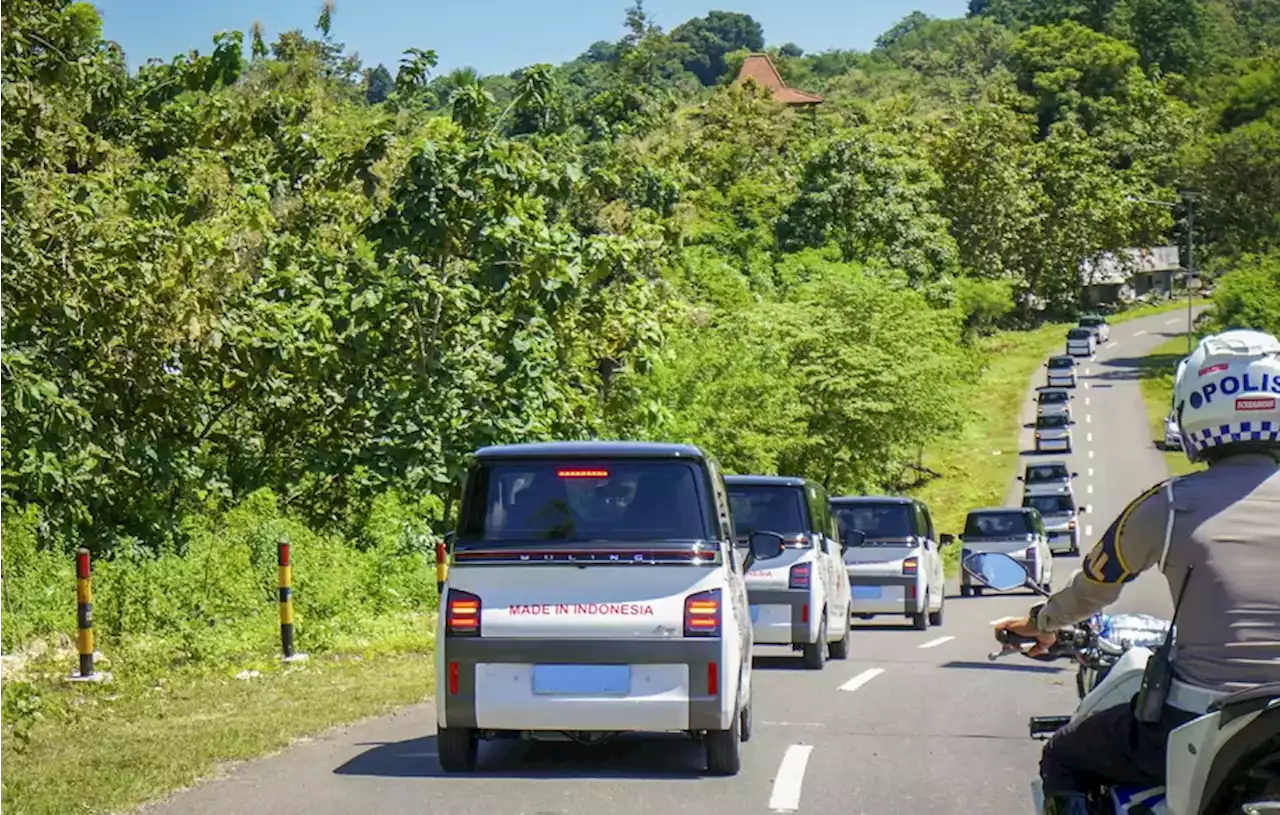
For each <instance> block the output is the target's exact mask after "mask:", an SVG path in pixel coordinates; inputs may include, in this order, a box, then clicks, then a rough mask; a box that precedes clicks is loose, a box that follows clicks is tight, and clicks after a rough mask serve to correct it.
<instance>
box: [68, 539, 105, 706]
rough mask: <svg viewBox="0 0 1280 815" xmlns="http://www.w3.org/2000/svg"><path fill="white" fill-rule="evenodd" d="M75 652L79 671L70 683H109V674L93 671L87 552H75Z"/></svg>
mask: <svg viewBox="0 0 1280 815" xmlns="http://www.w3.org/2000/svg"><path fill="white" fill-rule="evenodd" d="M76 651H77V652H78V654H79V657H80V665H79V670H78V671H77V672H76V673H73V674H72V675H71V676H70V677H68V678H69V679H70V680H71V681H72V682H110V681H111V674H109V673H103V672H101V671H97V672H95V671H94V669H93V585H92V583H91V582H90V578H89V550H88V549H79V550H77V551H76Z"/></svg>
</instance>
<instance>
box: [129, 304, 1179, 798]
mask: <svg viewBox="0 0 1280 815" xmlns="http://www.w3.org/2000/svg"><path fill="white" fill-rule="evenodd" d="M1185 324H1186V317H1185V315H1182V314H1178V313H1170V314H1162V315H1156V316H1153V317H1148V318H1144V319H1140V320H1135V321H1132V322H1129V323H1124V324H1121V325H1118V326H1114V327H1113V328H1112V333H1111V338H1110V342H1108V343H1106V344H1104V345H1103V346H1102V347H1101V348H1099V350H1098V353H1097V355H1096V357H1095V359H1093V360H1091V361H1088V362H1086V363H1084V365H1083V367H1082V373H1083V376H1082V377H1081V380H1080V385H1079V387H1078V388H1077V393H1076V400H1075V403H1074V405H1073V410H1074V413H1075V419H1076V421H1077V424H1076V426H1075V428H1074V432H1075V441H1074V451H1073V452H1072V453H1071V454H1069V455H1067V456H1066V458H1067V459H1068V460H1069V461H1070V463H1071V465H1072V468H1073V469H1074V470H1075V471H1077V472H1078V473H1079V474H1080V475H1079V477H1078V478H1077V479H1076V483H1075V490H1076V494H1077V500H1078V501H1079V502H1081V503H1085V504H1088V505H1089V508H1090V512H1089V513H1088V514H1086V515H1085V516H1083V518H1082V526H1083V528H1084V535H1083V537H1082V541H1081V544H1082V548H1083V549H1084V551H1086V552H1087V551H1088V549H1089V548H1090V547H1091V546H1092V545H1093V543H1094V542H1095V541H1096V539H1097V537H1098V536H1099V535H1100V534H1101V533H1102V531H1103V530H1104V529H1105V528H1106V527H1107V525H1108V524H1109V523H1110V522H1111V520H1112V519H1113V518H1114V517H1115V516H1116V515H1117V514H1118V513H1119V512H1120V510H1121V509H1123V507H1124V506H1125V504H1126V503H1128V501H1129V500H1130V499H1131V498H1132V497H1134V496H1136V495H1137V494H1138V493H1139V492H1140V491H1141V490H1143V489H1145V488H1146V487H1148V486H1150V485H1151V484H1154V483H1156V482H1158V481H1160V480H1162V479H1163V478H1165V476H1166V472H1165V466H1164V461H1163V459H1162V458H1161V455H1160V453H1159V452H1158V451H1157V450H1156V449H1155V447H1154V446H1153V444H1152V440H1151V437H1150V431H1149V429H1148V426H1147V422H1146V413H1145V410H1144V409H1143V405H1142V399H1141V395H1140V393H1139V390H1138V383H1137V375H1138V366H1139V365H1140V363H1141V360H1142V357H1143V356H1144V355H1145V354H1147V353H1149V352H1150V351H1151V350H1152V349H1153V348H1155V347H1156V346H1157V345H1159V344H1160V343H1161V342H1163V341H1164V340H1165V339H1167V338H1168V337H1169V336H1172V335H1174V334H1177V333H1180V331H1181V330H1182V329H1184V328H1185ZM1042 382H1043V372H1042V371H1041V372H1037V374H1036V375H1035V377H1034V379H1033V381H1032V382H1031V383H1029V385H1028V391H1027V402H1026V405H1027V413H1026V417H1025V419H1024V421H1027V422H1029V421H1031V420H1032V419H1033V418H1034V411H1035V408H1034V405H1033V404H1032V401H1031V400H1032V394H1033V392H1034V388H1035V387H1036V386H1039V385H1040V384H1042ZM1031 433H1032V431H1031V430H1029V429H1027V430H1024V431H1023V433H1022V439H1021V442H1020V450H1017V451H1012V450H1009V451H1002V454H1003V455H1017V456H1018V457H1019V459H1020V460H1019V469H1021V465H1022V463H1024V462H1025V461H1028V460H1031V459H1032V458H1034V456H1035V454H1034V453H1032V452H1031V450H1032V446H1033V445H1032V436H1031ZM1044 457H1045V458H1061V457H1063V456H1062V455H1061V454H1048V455H1046V456H1044ZM1020 486H1021V485H1020V484H1018V483H1017V482H1013V483H1012V484H1011V486H1010V491H1009V496H1008V500H1009V502H1010V503H1015V504H1016V503H1019V502H1020V501H1019V498H1020ZM940 531H954V532H958V531H959V530H940ZM1078 567H1079V560H1078V558H1072V557H1059V558H1057V559H1056V560H1055V562H1054V575H1053V583H1054V586H1055V587H1057V586H1061V585H1064V584H1065V583H1066V582H1067V581H1068V580H1069V579H1070V577H1071V574H1072V573H1073V572H1074V571H1075V569H1077V568H1078ZM1035 600H1036V598H1035V596H1033V595H1032V594H1030V593H1029V592H1022V593H1016V594H1007V595H998V596H991V595H990V594H987V595H986V596H984V597H981V598H966V599H961V598H960V597H959V596H958V594H957V593H956V592H955V587H954V586H953V587H952V592H951V593H950V596H949V597H948V600H947V605H946V612H945V622H944V625H943V626H941V627H940V628H933V629H930V630H929V631H927V632H916V631H912V630H910V629H908V628H907V627H906V621H905V620H903V621H902V623H901V624H899V623H898V622H897V621H893V620H887V619H886V620H884V621H883V622H882V621H881V620H880V619H877V620H875V621H873V622H871V623H860V624H858V626H857V629H856V632H855V634H854V638H853V648H852V654H853V656H852V658H850V659H849V660H847V661H844V662H830V663H828V665H827V667H826V669H825V670H823V671H806V670H802V669H801V668H800V666H799V660H798V659H797V658H795V657H793V656H791V654H790V652H789V650H786V649H781V648H774V647H772V646H758V647H757V659H756V665H755V675H754V683H755V711H754V712H755V734H754V738H753V739H752V741H751V742H750V743H748V744H746V745H744V746H743V768H742V772H741V774H740V775H739V776H737V777H735V778H706V777H701V775H700V771H701V767H702V755H703V754H702V752H701V750H700V748H699V747H697V746H695V745H692V744H689V743H686V742H682V741H679V740H667V741H656V742H655V741H650V742H621V743H617V744H613V745H607V746H605V747H592V748H586V747H579V746H576V745H574V746H564V745H534V746H520V745H514V744H498V745H485V746H484V747H482V752H481V767H480V769H479V771H478V772H477V773H476V774H475V775H474V776H469V777H457V776H454V777H446V776H443V775H442V774H441V773H440V771H439V769H438V766H437V764H436V755H435V741H434V737H433V735H432V734H433V732H434V726H435V715H434V711H433V710H432V709H431V707H430V706H429V705H427V704H423V705H419V706H416V707H412V708H408V709H406V710H403V711H401V712H400V713H398V714H396V715H394V716H390V717H387V718H382V719H377V720H372V721H369V722H365V723H363V724H359V725H356V726H353V727H350V728H347V729H342V730H338V731H333V732H331V733H329V734H326V735H324V736H322V737H319V738H317V739H315V740H313V741H309V742H306V743H303V744H300V745H298V746H296V747H294V748H293V749H291V750H289V751H287V752H285V753H283V754H281V755H278V756H275V757H271V758H267V759H263V760H261V761H257V762H252V763H249V764H245V765H242V766H241V767H239V768H237V769H235V770H234V771H232V772H231V773H229V774H228V775H227V776H226V777H224V778H222V779H220V780H217V781H214V782H211V783H209V784H206V785H204V786H202V787H199V788H196V789H194V790H190V791H187V792H184V793H181V794H179V795H178V796H176V797H174V798H173V799H171V800H169V801H168V802H165V803H162V804H159V805H153V806H152V807H148V808H147V810H148V811H153V812H159V813H174V815H177V813H182V814H183V815H202V814H203V813H209V815H212V814H213V813H218V815H235V814H236V813H263V815H266V814H268V813H299V814H301V813H306V814H307V815H337V814H338V813H352V812H369V813H373V812H377V813H415V815H418V814H420V813H447V814H448V815H472V814H474V815H508V814H510V815H551V814H552V813H555V814H556V815H561V813H564V814H565V815H569V814H570V813H573V814H574V815H576V814H577V813H590V814H591V815H599V814H600V813H607V814H609V815H612V814H613V813H617V814H618V815H627V813H637V815H638V814H639V813H646V814H647V815H652V814H653V813H663V815H674V813H686V812H687V813H697V815H707V813H710V812H737V813H751V812H760V813H765V812H770V811H775V812H802V813H804V812H808V813H828V812H831V813H835V812H838V813H841V815H890V813H900V812H911V813H913V814H914V815H933V814H934V813H936V815H952V814H953V813H958V812H984V813H1027V812H1031V811H1032V809H1031V795H1030V786H1029V785H1030V781H1031V779H1032V778H1033V777H1034V775H1035V772H1036V764H1037V760H1038V757H1039V743H1038V742H1033V741H1031V740H1029V739H1028V738H1027V725H1026V723H1027V718H1028V717H1029V716H1032V715H1053V714H1066V713H1070V712H1071V711H1072V709H1073V708H1074V706H1075V686H1074V674H1073V673H1072V671H1071V670H1070V668H1069V667H1067V666H1063V667H1057V666H1055V665H1046V664H1042V663H1035V662H1031V661H1030V660H1020V659H1018V658H1009V659H1004V660H1001V661H999V662H995V663H991V662H988V661H987V658H986V655H987V653H988V651H990V650H992V648H993V647H994V643H993V641H992V639H991V629H990V622H991V621H993V620H995V619H998V618H1000V617H1005V616H1011V615H1015V614H1022V613H1025V611H1026V610H1027V608H1029V607H1030V606H1031V604H1032V603H1033V602H1035ZM1171 605H1172V604H1171V603H1170V601H1169V597H1168V592H1167V589H1166V588H1165V586H1164V582H1163V579H1162V578H1160V577H1159V576H1156V575H1144V576H1143V577H1141V578H1139V579H1138V580H1137V581H1135V582H1134V583H1133V584H1131V585H1130V586H1129V587H1128V588H1127V589H1126V592H1125V594H1124V596H1123V597H1122V598H1121V601H1120V602H1119V603H1118V604H1117V606H1116V608H1117V609H1123V610H1132V611H1146V612H1149V613H1154V614H1163V615H1166V616H1167V615H1168V614H1169V613H1170V611H1171Z"/></svg>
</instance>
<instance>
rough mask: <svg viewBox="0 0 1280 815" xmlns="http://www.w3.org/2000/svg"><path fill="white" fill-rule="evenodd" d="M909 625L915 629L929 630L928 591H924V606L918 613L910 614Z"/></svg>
mask: <svg viewBox="0 0 1280 815" xmlns="http://www.w3.org/2000/svg"><path fill="white" fill-rule="evenodd" d="M911 627H912V628H914V629H915V630H917V631H928V630H929V592H927V591H926V592H925V593H924V606H923V608H922V609H921V611H920V613H919V614H912V615H911Z"/></svg>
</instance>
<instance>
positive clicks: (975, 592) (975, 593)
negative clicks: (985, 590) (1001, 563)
mask: <svg viewBox="0 0 1280 815" xmlns="http://www.w3.org/2000/svg"><path fill="white" fill-rule="evenodd" d="M973 596H974V597H981V596H982V586H974V587H973Z"/></svg>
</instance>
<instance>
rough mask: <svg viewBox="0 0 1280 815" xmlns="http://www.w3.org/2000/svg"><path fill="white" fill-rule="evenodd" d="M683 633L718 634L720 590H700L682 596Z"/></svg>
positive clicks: (715, 635) (688, 634)
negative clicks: (684, 596)
mask: <svg viewBox="0 0 1280 815" xmlns="http://www.w3.org/2000/svg"><path fill="white" fill-rule="evenodd" d="M684 635H685V636H686V637H718V636H720V590H719V589H711V590H710V591H700V592H698V593H697V594H690V595H689V596H688V597H686V598H684Z"/></svg>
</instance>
